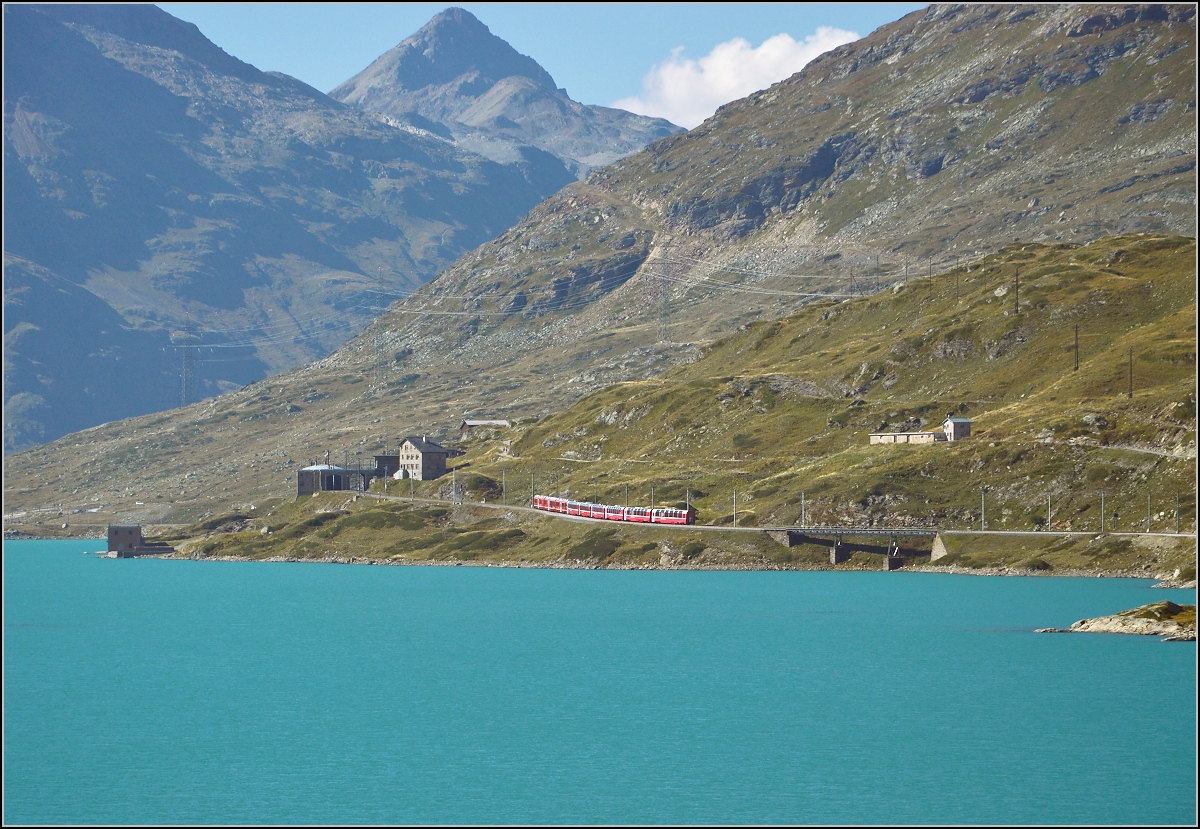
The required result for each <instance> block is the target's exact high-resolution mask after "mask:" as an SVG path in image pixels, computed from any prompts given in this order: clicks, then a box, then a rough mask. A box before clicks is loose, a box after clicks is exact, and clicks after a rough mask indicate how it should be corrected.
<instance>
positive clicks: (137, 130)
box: [4, 5, 657, 451]
mask: <svg viewBox="0 0 1200 829" xmlns="http://www.w3.org/2000/svg"><path fill="white" fill-rule="evenodd" d="M4 14H5V25H4V32H5V34H4V36H5V48H4V66H5V73H4V101H5V112H4V119H5V120H4V173H5V191H4V216H5V219H4V224H5V234H4V236H5V266H4V267H5V285H6V290H5V348H4V352H5V369H4V371H5V383H4V387H5V396H4V401H5V418H4V421H5V436H4V446H5V451H11V450H12V449H15V448H19V447H22V446H28V445H30V444H36V443H40V442H43V441H46V440H51V439H54V438H56V437H59V436H60V435H62V434H64V433H67V432H71V431H75V430H78V429H81V428H85V427H88V426H93V425H96V424H97V423H102V422H105V421H108V420H116V419H120V418H123V417H129V416H132V415H136V414H142V413H146V412H152V411H158V410H162V409H166V408H170V407H173V406H177V405H179V403H180V400H181V394H184V393H185V389H184V368H185V349H184V346H188V347H189V350H188V352H187V357H186V361H187V364H188V366H189V371H190V374H191V376H192V381H191V386H192V387H193V388H194V393H192V394H189V396H190V398H191V399H193V400H194V399H198V398H203V397H207V396H210V395H212V394H217V393H220V392H223V391H228V390H229V389H231V388H236V387H238V386H241V385H244V384H246V383H249V382H253V381H255V380H258V379H261V378H262V377H264V376H267V375H269V374H272V373H275V372H278V371H281V370H284V369H287V368H292V367H295V366H297V365H300V364H303V363H306V362H308V361H311V360H313V359H316V358H318V357H321V356H323V355H325V354H327V353H328V352H329V351H330V350H332V349H333V348H335V347H336V346H338V345H341V344H342V343H344V342H345V341H346V340H348V339H349V338H350V337H351V336H352V335H353V334H355V333H356V332H358V331H359V330H360V329H361V328H362V327H363V326H364V325H365V324H366V323H367V322H368V321H369V320H370V319H372V318H373V317H374V316H376V315H377V314H378V312H379V310H380V309H381V308H382V307H384V306H386V304H387V302H388V301H390V300H389V299H388V296H392V297H394V296H395V295H396V294H397V293H399V294H403V293H406V292H408V291H411V290H412V289H413V288H415V287H416V286H418V285H420V284H422V283H424V282H426V281H427V280H429V279H430V278H432V277H433V276H435V275H436V274H437V273H438V272H440V271H441V270H442V269H444V268H445V267H446V266H447V265H449V264H450V263H451V262H452V261H453V260H454V259H456V258H457V257H458V256H459V255H460V254H461V253H463V252H464V251H467V250H470V249H472V248H474V247H475V246H476V245H478V244H479V243H481V242H483V241H485V240H487V239H489V238H492V237H493V236H495V235H496V234H497V233H499V232H500V231H502V230H504V229H505V228H507V227H509V226H511V225H512V224H513V223H515V222H516V221H517V220H518V219H520V217H521V216H522V215H523V214H524V213H525V212H526V211H527V210H528V209H529V208H530V207H532V206H533V205H535V204H536V203H537V202H539V201H540V200H542V199H543V198H545V197H546V196H547V195H549V194H551V193H553V192H554V191H555V190H557V189H559V188H560V187H561V186H562V185H564V184H565V183H567V182H569V181H571V180H572V179H573V178H574V176H573V175H572V174H570V173H569V172H567V170H566V169H565V168H564V166H563V164H562V163H561V162H560V161H559V160H558V159H557V158H555V157H554V156H552V155H550V154H548V153H546V152H544V151H541V150H537V149H536V148H524V149H522V150H521V151H519V152H513V153H509V154H508V155H507V156H505V157H504V158H503V159H502V160H501V161H500V162H496V161H493V160H491V159H489V158H487V157H485V156H483V155H479V154H477V153H475V152H472V151H471V150H470V149H469V148H466V147H464V146H462V145H460V144H456V143H455V142H454V141H452V140H447V137H445V136H443V135H439V134H437V132H439V130H435V131H433V132H431V131H429V130H424V129H420V128H417V127H414V126H412V125H411V124H409V123H406V122H403V121H397V120H395V119H391V120H389V119H387V118H383V117H381V116H380V115H377V114H374V113H367V112H364V111H362V110H360V109H357V108H355V107H349V106H345V105H343V104H341V103H338V102H337V101H335V100H333V99H331V98H329V97H327V96H325V95H323V94H322V93H320V92H318V91H317V90H315V89H312V88H310V87H307V86H305V85H304V84H302V83H300V82H298V81H296V80H295V79H293V78H290V77H286V76H283V75H279V74H275V73H266V72H260V71H259V70H257V69H255V68H254V67H253V66H250V65H248V64H245V63H243V62H241V61H239V60H237V59H235V58H233V57H231V56H229V55H228V54H226V53H224V52H223V51H221V50H220V49H219V48H217V47H216V46H214V45H213V44H212V43H210V42H209V41H208V40H206V39H205V38H204V37H203V36H202V35H201V34H200V32H199V30H197V29H196V27H195V26H192V25H191V24H186V23H183V22H182V21H179V20H177V19H175V18H173V17H171V16H170V15H168V14H166V13H164V12H162V11H160V10H159V9H157V8H156V7H154V6H152V5H144V6H137V5H92V6H88V5H63V6H34V5H24V6H22V5H11V6H6V7H5V12H4ZM485 31H486V30H485ZM489 37H490V35H489ZM491 40H492V41H495V42H494V43H492V44H491V45H492V48H493V49H494V50H500V49H501V47H503V48H509V47H507V44H503V41H499V40H498V39H496V38H491ZM472 47H473V44H472V43H455V44H445V48H442V49H441V50H440V51H439V52H438V55H439V57H440V58H441V59H443V60H457V61H459V62H460V63H462V64H463V65H464V66H465V65H469V64H470V61H471V60H472V59H473V55H472V54H471V53H470V52H464V51H462V50H463V49H470V48H472ZM456 49H457V50H458V51H456ZM509 51H510V52H511V51H512V50H511V49H510V48H509ZM513 54H515V53H513ZM523 61H524V64H523V66H525V67H526V71H527V73H533V74H536V73H537V72H538V71H540V68H538V67H537V64H536V63H534V62H533V61H532V60H531V59H528V58H524V59H523ZM541 74H542V75H545V73H544V72H542V73H541ZM513 108H515V110H514V109H513ZM506 111H512V112H522V113H523V114H522V115H521V117H522V118H524V121H523V123H525V124H526V127H527V128H528V129H531V130H539V131H541V133H544V137H545V136H552V135H553V134H554V132H555V130H556V129H558V128H559V127H560V124H559V120H555V119H554V118H548V117H543V116H544V115H545V113H539V112H538V111H529V112H524V111H522V110H520V103H519V102H516V101H514V102H511V104H510V106H509V110H506ZM510 114H511V112H510ZM555 118H557V116H555ZM613 118H614V119H616V120H615V121H614V123H616V122H617V121H620V120H621V119H620V118H619V117H618V116H616V115H614V116H613ZM629 118H633V119H636V116H629ZM409 120H411V119H409ZM560 120H561V119H560ZM644 120H646V119H642V121H644ZM635 123H636V124H641V121H636V120H635ZM647 123H648V122H647ZM656 128H657V127H656ZM639 129H640V127H639ZM617 132H619V130H618V131H617ZM643 132H645V137H644V138H642V137H641V136H642V133H640V132H637V131H636V130H634V133H636V135H634V134H633V133H630V135H625V134H623V133H622V134H621V137H620V140H619V142H618V143H619V146H620V152H630V151H633V150H634V149H638V148H640V147H641V146H643V145H644V144H645V142H646V141H648V140H650V138H652V137H654V135H656V134H657V133H655V132H654V129H650V130H648V131H647V130H643ZM610 134H611V135H617V133H615V132H613V131H612V130H609V132H607V133H604V135H597V136H594V138H595V140H596V141H599V142H603V141H604V140H605V136H607V135H610ZM631 136H632V137H631ZM572 140H573V139H572ZM638 140H641V141H642V143H641V144H637V141H638ZM596 146H597V147H599V144H597V145H596ZM614 146H616V145H614ZM610 149H611V148H610ZM596 151H597V152H599V150H598V149H596ZM493 155H495V153H493ZM10 286H11V287H12V290H10V289H9V288H10ZM381 291H383V292H390V294H381V293H380V292H381ZM68 319H70V320H82V321H83V323H82V325H79V326H76V325H64V324H63V321H65V320H68ZM100 320H103V322H101V321H100ZM101 329H102V330H103V331H104V334H103V335H101V336H102V338H101V339H97V338H96V334H97V332H98V331H99V330H101ZM103 338H107V339H103ZM81 372H82V373H85V374H86V377H84V378H82V379H83V380H84V382H80V380H81Z"/></svg>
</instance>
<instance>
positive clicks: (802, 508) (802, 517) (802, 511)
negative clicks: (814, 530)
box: [800, 491, 808, 527]
mask: <svg viewBox="0 0 1200 829" xmlns="http://www.w3.org/2000/svg"><path fill="white" fill-rule="evenodd" d="M805 506H806V505H805V503H804V492H803V491H802V492H801V493H800V526H801V527H807V526H808V520H807V517H806V515H805V512H806V510H805Z"/></svg>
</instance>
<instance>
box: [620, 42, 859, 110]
mask: <svg viewBox="0 0 1200 829" xmlns="http://www.w3.org/2000/svg"><path fill="white" fill-rule="evenodd" d="M854 40H858V35H857V34H856V33H855V32H848V31H846V30H845V29H834V28H831V27H829V26H821V27H820V28H818V29H817V31H816V32H815V33H814V34H811V35H809V36H808V37H806V38H804V40H802V41H796V40H792V37H791V35H789V34H787V33H784V34H778V35H775V36H774V37H771V38H768V39H767V40H765V41H763V44H762V45H761V46H759V47H758V48H757V49H755V48H753V47H752V46H751V45H750V43H749V42H748V41H746V40H745V39H743V38H740V37H737V38H734V39H733V40H729V41H726V42H725V43H720V44H717V46H715V47H713V50H712V51H711V52H709V53H708V54H707V55H705V56H704V57H702V58H700V59H699V60H692V59H691V58H685V57H683V47H682V46H679V47H677V48H675V49H673V50H672V51H671V57H669V58H667V59H666V60H665V61H663V62H662V63H659V64H657V65H655V66H654V67H653V68H651V70H650V71H649V72H647V73H646V76H645V77H644V78H642V93H641V94H640V95H636V96H634V97H631V98H622V99H621V100H619V101H617V102H616V103H614V104H613V106H615V107H619V108H620V109H626V110H629V111H630V112H636V113H637V114H639V115H651V116H655V117H658V118H666V119H667V120H668V121H672V122H674V123H676V124H679V125H680V126H683V127H687V128H689V129H691V128H692V127H694V126H696V125H698V124H699V123H700V122H701V121H703V120H704V119H705V118H708V117H709V116H710V115H712V114H713V113H714V112H716V110H717V107H719V106H721V105H722V104H727V103H729V102H730V101H734V100H737V99H738V98H744V97H746V96H747V95H749V94H750V93H751V92H757V91H758V90H760V89H765V88H766V87H768V86H770V85H771V84H773V83H775V82H776V81H781V80H783V79H784V78H787V77H789V76H791V75H793V74H795V73H796V72H799V71H800V70H801V69H802V68H804V65H805V64H807V63H808V62H809V61H810V60H812V59H813V58H815V57H816V56H817V55H819V54H821V53H822V52H828V51H829V50H830V49H833V48H835V47H837V46H841V45H842V44H843V43H849V42H851V41H854Z"/></svg>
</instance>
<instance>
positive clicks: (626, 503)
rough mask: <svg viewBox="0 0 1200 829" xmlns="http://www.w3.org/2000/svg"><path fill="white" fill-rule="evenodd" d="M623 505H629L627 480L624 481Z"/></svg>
mask: <svg viewBox="0 0 1200 829" xmlns="http://www.w3.org/2000/svg"><path fill="white" fill-rule="evenodd" d="M625 506H626V507H628V506H629V482H628V481H626V482H625Z"/></svg>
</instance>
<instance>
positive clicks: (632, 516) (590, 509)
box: [533, 495, 696, 524]
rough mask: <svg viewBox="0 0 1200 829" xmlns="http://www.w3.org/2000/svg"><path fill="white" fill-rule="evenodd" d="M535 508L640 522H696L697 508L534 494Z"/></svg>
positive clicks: (587, 516) (588, 516)
mask: <svg viewBox="0 0 1200 829" xmlns="http://www.w3.org/2000/svg"><path fill="white" fill-rule="evenodd" d="M533 508H534V509H540V510H545V511H546V512H561V513H562V514H564V515H578V516H580V517H581V518H603V519H605V520H607V521H634V522H636V523H639V524H695V523H696V510H695V509H694V508H692V507H688V508H687V509H658V508H655V509H651V508H650V507H614V506H610V505H608V504H589V503H587V502H585V501H571V500H568V499H567V498H554V497H551V496H549V495H535V496H533Z"/></svg>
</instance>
